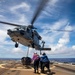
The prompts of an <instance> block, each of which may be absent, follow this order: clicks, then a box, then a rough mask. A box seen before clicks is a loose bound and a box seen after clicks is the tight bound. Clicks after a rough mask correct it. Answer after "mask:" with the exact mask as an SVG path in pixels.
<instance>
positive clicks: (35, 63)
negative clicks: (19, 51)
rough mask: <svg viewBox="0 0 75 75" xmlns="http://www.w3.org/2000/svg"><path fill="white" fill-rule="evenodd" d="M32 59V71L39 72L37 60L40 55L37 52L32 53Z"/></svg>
mask: <svg viewBox="0 0 75 75" xmlns="http://www.w3.org/2000/svg"><path fill="white" fill-rule="evenodd" d="M32 61H33V62H34V63H33V64H34V73H39V71H38V68H39V61H40V57H39V55H38V54H37V53H34V55H33V58H32Z"/></svg>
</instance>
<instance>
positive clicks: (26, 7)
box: [11, 2, 30, 12]
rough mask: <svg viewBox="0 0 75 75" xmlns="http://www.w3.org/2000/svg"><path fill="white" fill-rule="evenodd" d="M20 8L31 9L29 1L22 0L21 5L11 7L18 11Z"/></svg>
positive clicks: (12, 9)
mask: <svg viewBox="0 0 75 75" xmlns="http://www.w3.org/2000/svg"><path fill="white" fill-rule="evenodd" d="M18 9H22V10H25V11H29V10H30V6H29V5H28V4H27V3H25V2H22V3H21V4H19V5H16V6H13V7H12V8H11V11H13V12H16V10H18Z"/></svg>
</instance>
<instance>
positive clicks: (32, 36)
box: [7, 28, 41, 49]
mask: <svg viewBox="0 0 75 75" xmlns="http://www.w3.org/2000/svg"><path fill="white" fill-rule="evenodd" d="M7 34H8V35H9V36H10V37H11V40H12V41H14V42H16V43H21V44H23V45H25V46H29V47H32V48H33V46H32V44H34V48H35V49H39V48H40V45H39V40H41V36H40V35H39V34H38V33H37V32H36V31H35V30H34V31H32V30H31V29H28V28H25V29H19V28H15V29H14V30H11V29H8V32H7Z"/></svg>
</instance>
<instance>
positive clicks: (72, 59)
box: [0, 58, 75, 63]
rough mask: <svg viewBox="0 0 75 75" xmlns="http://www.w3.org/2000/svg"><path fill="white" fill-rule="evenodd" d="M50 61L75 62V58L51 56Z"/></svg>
mask: <svg viewBox="0 0 75 75" xmlns="http://www.w3.org/2000/svg"><path fill="white" fill-rule="evenodd" d="M0 60H21V58H0ZM49 60H50V61H56V62H62V63H75V58H49Z"/></svg>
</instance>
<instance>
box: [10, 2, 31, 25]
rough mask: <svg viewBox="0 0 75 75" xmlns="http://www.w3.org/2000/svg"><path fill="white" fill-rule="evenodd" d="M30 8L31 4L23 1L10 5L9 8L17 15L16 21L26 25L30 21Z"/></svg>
mask: <svg viewBox="0 0 75 75" xmlns="http://www.w3.org/2000/svg"><path fill="white" fill-rule="evenodd" d="M30 8H31V7H30V5H29V4H27V3H25V2H22V3H20V4H18V5H15V6H12V7H10V9H9V10H10V12H11V13H12V14H15V17H16V18H17V20H16V23H19V24H21V25H22V24H23V25H25V24H28V23H29V20H28V16H27V14H28V13H29V12H30Z"/></svg>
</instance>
